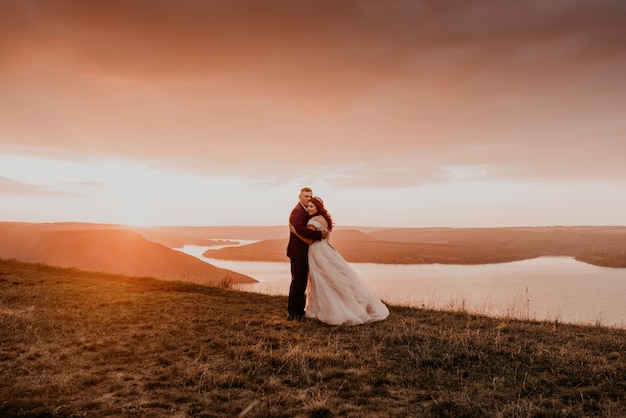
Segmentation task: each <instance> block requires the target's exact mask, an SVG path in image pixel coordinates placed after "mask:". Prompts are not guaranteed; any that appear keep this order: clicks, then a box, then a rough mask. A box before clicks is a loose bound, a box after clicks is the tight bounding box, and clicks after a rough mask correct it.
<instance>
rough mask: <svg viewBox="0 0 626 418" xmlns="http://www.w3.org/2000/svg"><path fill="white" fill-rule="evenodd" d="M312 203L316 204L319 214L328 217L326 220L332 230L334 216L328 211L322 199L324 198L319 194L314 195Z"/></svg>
mask: <svg viewBox="0 0 626 418" xmlns="http://www.w3.org/2000/svg"><path fill="white" fill-rule="evenodd" d="M311 203H313V205H315V207H316V208H317V214H318V215H321V216H322V217H323V218H324V219H326V222H327V223H328V230H329V231H332V229H333V218H332V217H331V216H330V213H328V211H327V210H326V208H325V207H324V201H323V200H322V198H321V197H319V196H314V197H312V198H311Z"/></svg>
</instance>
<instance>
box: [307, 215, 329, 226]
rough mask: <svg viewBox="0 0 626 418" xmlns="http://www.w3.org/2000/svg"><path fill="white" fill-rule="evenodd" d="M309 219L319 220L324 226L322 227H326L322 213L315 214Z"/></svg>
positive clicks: (326, 223)
mask: <svg viewBox="0 0 626 418" xmlns="http://www.w3.org/2000/svg"><path fill="white" fill-rule="evenodd" d="M311 219H312V220H314V221H317V222H319V223H320V224H322V225H323V226H324V228H328V222H326V219H324V217H323V216H322V215H315V216H314V217H312V218H311Z"/></svg>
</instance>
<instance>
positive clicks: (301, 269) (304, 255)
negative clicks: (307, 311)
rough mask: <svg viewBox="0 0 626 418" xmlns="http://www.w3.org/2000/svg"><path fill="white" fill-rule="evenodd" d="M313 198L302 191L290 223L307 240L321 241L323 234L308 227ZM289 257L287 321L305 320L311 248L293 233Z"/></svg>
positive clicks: (290, 237) (303, 189) (308, 193)
mask: <svg viewBox="0 0 626 418" xmlns="http://www.w3.org/2000/svg"><path fill="white" fill-rule="evenodd" d="M312 197H313V191H312V190H311V189H310V188H309V187H303V188H302V189H301V190H300V196H299V202H298V204H297V205H296V207H295V208H293V210H292V211H291V215H290V216H289V223H290V224H291V225H293V226H294V228H295V229H296V231H297V232H298V234H300V235H302V236H303V237H305V238H310V239H313V240H318V241H319V240H321V239H322V238H323V236H322V232H320V231H313V230H311V229H309V228H307V227H306V225H307V222H308V221H309V218H310V216H309V213H308V212H307V210H306V205H307V204H308V203H309V200H311V198H312ZM287 257H289V259H290V260H291V286H289V302H288V306H287V310H288V311H289V316H288V317H287V319H289V320H290V321H292V320H303V319H304V307H305V305H306V293H305V292H306V285H307V281H308V274H309V246H308V245H307V244H306V243H305V242H304V241H302V240H301V239H300V238H298V237H297V235H296V234H294V233H293V232H290V233H289V244H288V246H287Z"/></svg>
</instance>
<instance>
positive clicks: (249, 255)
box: [205, 227, 626, 267]
mask: <svg viewBox="0 0 626 418" xmlns="http://www.w3.org/2000/svg"><path fill="white" fill-rule="evenodd" d="M331 243H332V245H333V246H334V247H335V248H336V249H337V250H338V251H339V252H340V253H341V254H342V255H343V257H344V258H345V259H346V260H347V261H350V262H364V263H382V264H426V263H440V264H488V263H501V262H508V261H516V260H524V259H528V258H534V257H540V256H571V257H574V258H576V259H578V260H579V261H584V262H588V263H591V264H596V265H601V266H606V267H626V227H546V228H387V229H385V228H381V229H377V230H375V231H372V232H369V233H365V232H361V231H357V230H345V229H338V230H336V231H333V233H332V236H331ZM286 246H287V238H286V237H283V238H282V239H273V240H264V241H262V242H258V243H255V244H250V245H247V246H241V247H232V248H222V249H219V250H208V251H207V252H206V253H205V255H206V256H207V257H209V258H216V259H228V260H255V261H262V260H263V261H284V260H286V255H285V248H286Z"/></svg>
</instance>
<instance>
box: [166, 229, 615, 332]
mask: <svg viewBox="0 0 626 418" xmlns="http://www.w3.org/2000/svg"><path fill="white" fill-rule="evenodd" d="M239 241H240V242H241V244H242V245H243V244H246V243H248V242H251V241H241V240H239ZM208 248H213V249H214V248H216V247H204V246H195V245H187V246H185V247H184V248H179V249H178V250H179V251H183V252H185V253H187V254H190V255H193V256H196V257H198V258H199V259H201V260H203V261H206V262H208V263H211V264H213V265H215V266H218V267H222V268H226V269H229V270H233V271H237V272H239V273H243V274H246V275H248V276H250V277H253V278H254V279H256V280H258V281H259V283H255V284H251V285H242V286H241V288H242V290H246V291H252V292H259V293H266V294H276V295H286V294H287V293H288V292H289V282H290V280H291V277H290V273H289V263H288V262H257V261H226V260H216V259H208V258H205V257H203V256H202V253H203V252H204V251H205V250H206V249H208ZM350 265H351V266H352V268H354V270H355V271H356V272H357V273H359V275H360V276H361V278H362V279H363V281H364V282H365V283H366V284H367V285H368V286H369V287H370V288H371V289H372V290H373V291H374V293H376V294H377V295H378V296H379V297H381V298H382V299H383V300H384V301H385V302H388V303H391V304H397V305H408V306H415V307H421V306H425V307H427V308H437V309H450V310H457V309H464V310H466V311H469V312H476V313H484V314H488V315H492V316H502V315H506V316H513V317H516V318H525V319H537V320H551V321H555V320H558V321H560V322H568V323H580V324H600V325H606V326H616V327H621V328H626V300H625V296H624V295H626V269H618V268H608V267H598V266H593V265H590V264H586V263H581V262H578V261H576V260H575V259H573V258H571V257H540V258H535V259H531V260H524V261H515V262H511V263H500V264H480V265H471V266H465V265H443V264H408V265H405V264H401V265H399V264H391V265H390V264H374V263H350Z"/></svg>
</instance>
